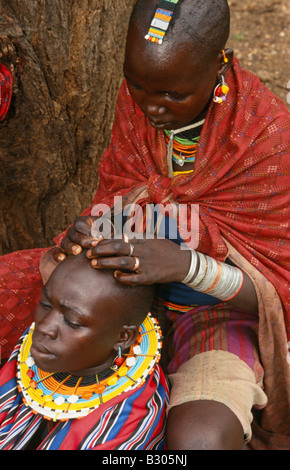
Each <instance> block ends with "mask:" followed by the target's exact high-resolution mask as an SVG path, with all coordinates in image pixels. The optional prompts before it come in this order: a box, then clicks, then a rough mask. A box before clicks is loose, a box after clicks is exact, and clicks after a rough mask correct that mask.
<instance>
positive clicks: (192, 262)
mask: <svg viewBox="0 0 290 470" xmlns="http://www.w3.org/2000/svg"><path fill="white" fill-rule="evenodd" d="M196 260H197V254H196V252H195V251H194V250H190V266H189V270H188V273H187V275H186V276H185V278H184V279H183V281H181V282H182V283H183V284H187V283H188V282H189V281H190V280H191V279H192V278H193V275H194V271H195V268H196Z"/></svg>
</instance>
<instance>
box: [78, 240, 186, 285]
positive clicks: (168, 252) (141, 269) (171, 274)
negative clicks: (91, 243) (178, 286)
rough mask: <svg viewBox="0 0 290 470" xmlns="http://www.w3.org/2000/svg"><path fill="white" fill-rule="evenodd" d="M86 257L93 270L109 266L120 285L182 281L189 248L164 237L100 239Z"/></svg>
mask: <svg viewBox="0 0 290 470" xmlns="http://www.w3.org/2000/svg"><path fill="white" fill-rule="evenodd" d="M87 256H88V257H89V258H91V260H92V261H91V264H92V266H93V267H94V268H96V269H102V268H103V269H113V270H114V271H115V278H116V279H118V280H119V281H120V282H122V283H124V284H130V285H138V284H155V283H159V284H161V283H168V282H179V281H182V280H183V279H184V278H185V276H186V275H187V273H188V270H189V266H190V259H191V258H190V252H189V250H182V249H181V248H180V246H179V245H178V244H176V243H174V242H172V241H170V240H167V239H153V240H151V239H150V240H146V239H138V238H134V239H132V240H129V241H127V240H126V239H125V240H124V239H120V240H116V239H115V240H114V239H110V240H102V241H100V242H99V243H98V244H97V246H95V247H91V248H90V249H89V250H88V252H87Z"/></svg>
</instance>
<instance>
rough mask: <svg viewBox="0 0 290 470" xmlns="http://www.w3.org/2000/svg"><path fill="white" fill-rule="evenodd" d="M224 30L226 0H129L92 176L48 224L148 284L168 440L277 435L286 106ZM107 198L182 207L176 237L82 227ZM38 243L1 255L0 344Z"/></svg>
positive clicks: (285, 264)
mask: <svg viewBox="0 0 290 470" xmlns="http://www.w3.org/2000/svg"><path fill="white" fill-rule="evenodd" d="M157 7H158V8H157ZM228 34H229V9H228V4H227V2H226V1H225V0H219V1H218V2H216V1H207V2H199V1H197V0H194V1H192V0H190V1H189V0H183V1H178V2H171V1H166V0H164V1H162V2H161V3H160V4H159V3H158V2H157V0H147V1H144V0H139V1H137V4H136V7H135V9H134V11H133V15H132V18H131V22H130V25H129V31H128V40H127V47H126V55H125V63H124V75H125V79H124V81H123V83H122V85H121V88H120V92H119V95H118V100H117V104H116V113H115V121H114V126H113V129H112V138H111V144H110V146H109V148H108V149H107V151H106V152H105V154H104V156H103V158H102V160H101V163H100V167H99V186H98V190H97V192H96V195H95V198H94V201H93V204H92V206H91V207H90V208H89V209H87V210H86V211H85V212H84V214H83V215H82V217H80V218H79V219H77V220H76V221H75V223H74V225H73V226H72V227H71V228H70V229H69V230H68V232H67V233H66V234H63V235H61V236H59V237H58V238H57V239H56V242H57V243H60V242H61V240H62V248H63V250H64V252H66V253H71V252H74V253H77V252H78V251H80V250H81V249H82V247H84V248H88V249H89V251H88V256H89V257H90V258H91V259H92V261H91V262H92V265H93V266H94V267H95V268H97V269H102V268H107V269H108V268H109V269H112V270H114V272H115V276H116V278H117V279H118V281H119V282H120V283H125V284H131V285H138V284H154V283H156V284H158V285H159V290H158V296H157V298H156V302H155V311H156V314H157V313H158V318H160V321H161V319H162V321H164V323H166V325H167V326H168V332H167V335H166V341H165V348H164V351H165V353H166V355H168V358H166V360H167V361H168V367H167V369H168V373H169V374H170V380H171V382H172V390H171V396H170V403H169V408H168V422H167V446H168V448H169V449H196V448H198V449H201V448H210V449H240V448H242V447H243V446H244V445H245V444H246V445H247V446H248V447H249V448H253V449H285V448H288V447H289V428H290V426H289V403H290V397H289V393H290V387H289V383H290V381H289V374H290V371H289V369H290V368H289V362H290V360H289V342H288V341H290V336H289V326H290V319H289V297H290V296H289V264H290V263H289V260H290V250H289V194H290V191H289V189H290V188H289V147H290V119H289V112H288V111H287V109H286V107H285V105H284V104H283V103H282V102H281V101H280V100H279V99H278V98H276V97H275V96H274V95H273V94H272V93H270V92H269V91H268V90H267V89H266V88H265V87H264V86H263V85H262V84H261V83H260V81H259V80H258V78H257V77H256V76H254V75H253V74H251V73H249V72H247V71H245V70H243V69H241V67H240V65H239V63H238V61H237V59H235V58H234V55H233V51H232V50H231V49H226V48H225V47H226V42H227V39H228ZM117 198H120V199H117ZM116 200H118V201H119V200H121V203H122V204H123V206H127V205H129V204H138V207H141V208H143V209H144V210H145V209H146V207H148V205H149V204H151V205H154V207H155V206H157V205H161V206H163V207H164V208H165V209H166V207H167V206H168V207H170V208H171V209H172V208H174V207H175V208H177V213H178V210H179V208H181V207H184V205H186V214H184V212H183V216H182V217H180V218H179V219H178V220H177V224H178V233H177V236H176V237H175V239H172V237H170V236H169V235H168V234H166V235H167V238H166V236H165V238H163V239H162V238H158V237H157V236H156V237H155V238H153V239H152V237H150V239H146V237H145V236H144V237H143V238H141V237H139V236H137V235H136V236H135V238H133V239H131V240H129V241H130V243H128V241H127V240H126V239H124V238H123V239H121V240H110V239H106V240H103V241H100V242H97V241H96V240H94V238H93V237H92V231H91V229H92V226H93V224H94V222H95V221H96V220H97V217H98V216H99V215H100V205H103V207H110V208H112V211H114V209H113V208H114V203H115V202H116ZM196 207H198V222H199V230H198V231H197V232H196V231H195V232H194V233H193V234H192V236H191V237H188V233H189V231H188V227H189V226H190V225H189V223H190V220H191V212H192V210H193V209H194V208H196ZM194 210H195V209H194ZM173 212H174V211H173ZM136 228H137V229H138V230H140V229H141V230H142V227H141V228H140V227H137V226H136ZM185 244H186V245H187V247H188V249H181V248H184V245H185ZM43 251H44V250H38V251H36V250H31V251H29V252H25V255H24V254H18V255H15V254H14V255H13V254H11V255H7V256H6V257H3V258H2V260H1V261H0V273H1V274H0V276H1V277H0V278H1V285H0V295H1V303H0V305H2V312H3V314H2V320H1V324H2V325H3V339H2V341H1V344H2V349H3V350H5V348H8V347H9V342H10V341H11V338H12V337H13V335H14V336H16V335H17V334H18V331H17V328H18V327H19V325H20V326H22V325H24V324H26V322H27V321H28V318H29V316H28V315H29V314H30V312H31V311H32V310H33V308H34V305H35V302H36V299H37V296H38V295H39V294H38V293H39V290H40V286H41V279H40V276H39V273H38V270H37V263H38V260H39V258H40V256H41V255H42V253H43ZM124 269H126V272H125V273H122V270H124ZM128 270H129V271H130V270H131V271H132V274H129V275H128ZM19 273H20V274H19ZM28 279H29V282H28ZM24 294H25V295H24ZM8 312H9V313H8ZM166 331H167V330H166Z"/></svg>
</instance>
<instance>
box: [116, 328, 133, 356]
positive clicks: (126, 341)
mask: <svg viewBox="0 0 290 470" xmlns="http://www.w3.org/2000/svg"><path fill="white" fill-rule="evenodd" d="M138 334H139V327H138V326H137V325H124V326H123V327H122V329H121V331H120V336H119V341H117V343H116V344H115V345H114V350H115V351H118V349H119V347H120V348H121V349H122V351H124V350H126V349H128V348H129V347H130V346H132V344H133V343H135V341H136V338H137V336H138Z"/></svg>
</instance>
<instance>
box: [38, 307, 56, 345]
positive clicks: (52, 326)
mask: <svg viewBox="0 0 290 470" xmlns="http://www.w3.org/2000/svg"><path fill="white" fill-rule="evenodd" d="M55 313H56V312H55V311H54V310H53V309H52V310H50V311H49V312H47V313H46V315H45V316H44V317H43V318H41V319H39V318H37V317H36V319H35V320H36V321H35V327H36V330H37V331H38V332H39V333H40V334H41V335H42V336H48V337H49V338H50V339H56V338H57V319H56V315H55Z"/></svg>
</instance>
